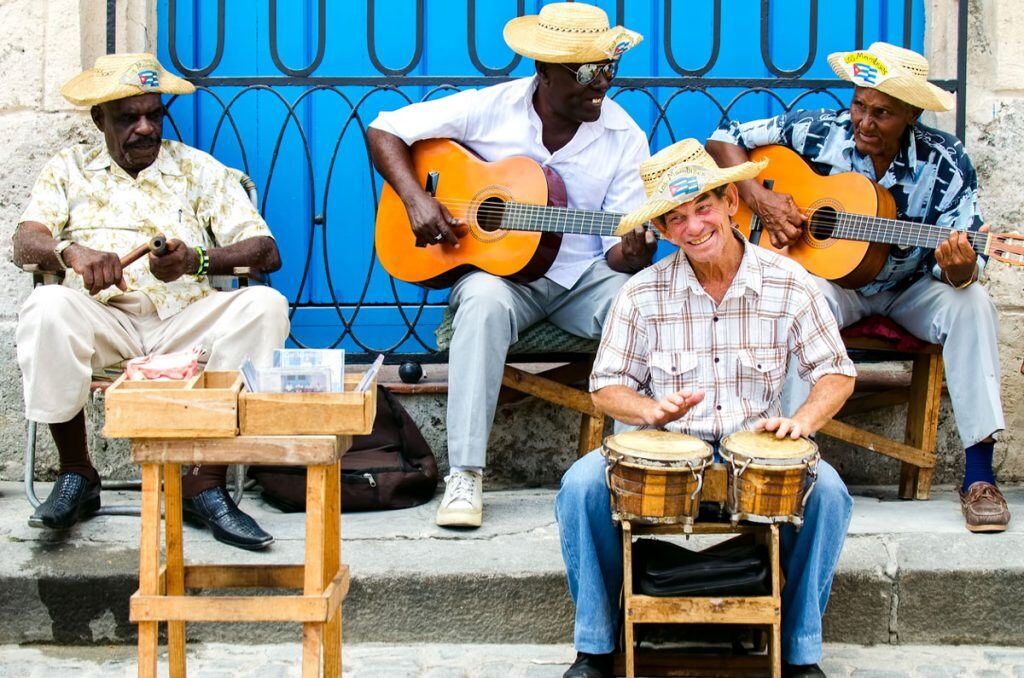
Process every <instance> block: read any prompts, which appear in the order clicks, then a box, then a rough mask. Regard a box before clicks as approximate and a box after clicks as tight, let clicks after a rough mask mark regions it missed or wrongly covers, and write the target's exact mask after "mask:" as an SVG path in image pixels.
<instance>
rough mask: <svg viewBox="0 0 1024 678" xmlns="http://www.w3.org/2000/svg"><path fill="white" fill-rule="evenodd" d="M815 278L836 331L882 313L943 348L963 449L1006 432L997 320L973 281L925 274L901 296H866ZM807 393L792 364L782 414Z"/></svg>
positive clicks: (789, 412) (996, 316) (991, 304)
mask: <svg viewBox="0 0 1024 678" xmlns="http://www.w3.org/2000/svg"><path fill="white" fill-rule="evenodd" d="M815 280H816V281H817V283H818V287H819V288H820V289H821V291H822V293H823V294H824V295H825V300H826V301H827V302H828V305H829V307H830V308H831V309H832V313H833V314H834V315H835V317H836V320H837V321H838V322H839V326H840V327H846V326H848V325H852V324H853V323H855V322H857V321H858V320H860V319H862V318H864V317H866V316H869V315H883V316H887V317H889V318H892V319H893V320H894V321H895V322H897V323H899V324H900V325H902V326H903V327H904V328H905V329H906V330H907V331H908V332H910V333H911V334H913V335H914V336H915V337H917V338H918V339H921V340H922V341H927V342H929V343H932V344H941V345H942V361H943V363H944V364H945V368H946V386H947V388H948V389H949V399H950V400H951V401H952V403H953V414H954V415H955V416H956V424H957V429H958V430H959V432H960V440H961V442H962V443H963V445H964V447H965V448H966V447H970V446H971V445H974V444H975V443H978V442H981V441H982V440H984V439H985V438H987V437H989V436H991V435H997V434H998V433H999V432H1000V431H1002V430H1003V429H1004V428H1006V422H1005V420H1004V418H1003V405H1002V401H1001V399H1000V394H999V345H998V337H999V317H998V314H997V313H996V308H995V305H994V304H993V303H992V300H991V299H989V296H988V292H986V291H985V288H984V287H983V286H981V285H979V284H977V283H975V284H974V285H971V286H969V287H966V288H964V289H962V290H958V289H955V288H953V287H950V286H949V285H947V284H945V283H943V282H940V281H938V280H935V279H934V278H932V277H931V276H930V275H925V276H923V277H922V278H921V279H920V280H917V281H916V282H914V283H913V284H912V285H911V286H910V287H908V288H906V289H905V290H903V291H901V292H892V291H888V292H880V293H878V294H874V295H871V296H869V297H866V296H864V295H862V294H860V293H858V292H855V291H853V290H847V289H843V288H841V287H839V286H838V285H835V284H833V283H831V282H828V281H827V280H822V279H820V278H816V279H815ZM809 392H810V385H809V384H807V383H806V382H804V381H803V380H801V379H800V377H799V375H798V374H797V371H796V369H794V367H793V364H792V361H791V362H790V369H789V373H788V374H787V377H786V386H785V388H784V393H783V399H782V402H783V411H785V412H786V413H787V414H792V413H793V412H795V411H796V408H798V407H799V406H800V404H801V403H803V402H804V400H806V399H807V394H808V393H809Z"/></svg>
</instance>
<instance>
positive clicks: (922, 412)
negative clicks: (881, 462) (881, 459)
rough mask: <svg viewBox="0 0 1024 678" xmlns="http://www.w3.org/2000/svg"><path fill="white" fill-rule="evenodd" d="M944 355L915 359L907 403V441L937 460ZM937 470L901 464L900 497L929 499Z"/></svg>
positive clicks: (923, 356)
mask: <svg viewBox="0 0 1024 678" xmlns="http://www.w3.org/2000/svg"><path fill="white" fill-rule="evenodd" d="M942 370H943V365H942V356H941V355H939V354H937V353H922V354H919V355H918V356H917V357H916V358H914V371H913V375H912V376H911V380H910V402H909V403H908V404H907V429H906V437H905V439H904V440H905V442H906V444H907V445H910V446H911V447H916V448H918V449H921V450H924V452H926V453H927V454H930V455H931V457H932V459H934V458H935V447H936V442H937V439H938V430H939V404H940V400H941V398H942ZM933 473H934V469H933V468H918V467H916V466H914V465H912V464H908V463H906V462H904V463H902V464H901V465H900V497H901V498H903V499H928V497H929V496H930V495H931V486H932V475H933Z"/></svg>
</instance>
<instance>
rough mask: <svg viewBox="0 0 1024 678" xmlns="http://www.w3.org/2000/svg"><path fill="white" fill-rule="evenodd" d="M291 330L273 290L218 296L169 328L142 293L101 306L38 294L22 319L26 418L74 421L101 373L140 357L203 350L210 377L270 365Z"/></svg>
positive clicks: (53, 288)
mask: <svg viewBox="0 0 1024 678" xmlns="http://www.w3.org/2000/svg"><path fill="white" fill-rule="evenodd" d="M288 326H289V323H288V302H287V301H286V300H285V298H284V297H283V296H281V294H280V293H279V292H277V291H275V290H273V289H271V288H269V287H262V286H260V287H247V288H244V289H240V290H236V291H233V292H215V293H213V294H211V295H210V296H208V297H206V298H204V299H201V300H199V301H197V302H195V303H193V304H191V305H190V306H188V307H187V308H185V309H184V310H183V311H181V312H180V313H177V314H175V315H173V316H171V317H170V318H166V319H164V320H161V319H160V317H159V316H158V315H157V313H156V309H155V308H154V306H153V304H152V302H150V300H149V297H147V296H146V295H145V294H143V293H142V292H130V293H128V294H122V295H119V296H117V297H114V298H113V299H111V300H110V302H109V303H108V304H101V303H100V302H98V301H96V300H94V299H93V298H91V297H89V296H88V295H86V294H84V293H82V292H80V291H77V290H71V289H68V288H66V287H62V286H60V285H44V286H41V287H37V288H35V289H34V290H33V291H32V294H31V295H29V298H28V299H27V300H26V301H25V304H24V305H23V306H22V308H21V311H20V312H19V315H18V330H17V345H18V346H17V348H18V364H19V365H20V366H21V374H22V382H23V386H24V394H25V417H26V418H27V419H29V420H31V421H37V422H40V423H44V424H56V423H61V422H65V421H68V420H70V419H71V418H72V417H74V416H75V415H76V414H77V413H78V412H79V411H80V410H81V409H82V408H83V407H84V406H85V403H86V401H87V400H88V398H89V384H90V382H91V381H92V374H93V371H94V370H99V369H102V368H104V367H108V366H110V365H115V364H117V363H119V362H121V361H123V360H127V359H129V358H135V357H137V356H142V355H154V354H161V353H172V352H175V351H185V350H188V349H191V348H192V347H193V346H196V345H199V346H201V347H202V349H203V358H202V359H203V360H205V362H206V366H207V367H208V368H209V369H237V368H238V366H239V364H241V362H242V360H243V359H244V358H245V356H250V357H251V358H252V359H253V361H254V362H256V363H257V364H258V363H260V362H261V361H262V362H265V363H267V364H269V361H270V357H271V353H272V352H273V350H274V349H275V348H280V347H281V346H283V345H284V341H285V339H286V338H287V337H288Z"/></svg>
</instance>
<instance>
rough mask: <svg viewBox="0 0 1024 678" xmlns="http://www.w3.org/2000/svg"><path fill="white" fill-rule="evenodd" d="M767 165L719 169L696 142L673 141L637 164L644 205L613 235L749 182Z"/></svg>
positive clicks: (761, 162)
mask: <svg viewBox="0 0 1024 678" xmlns="http://www.w3.org/2000/svg"><path fill="white" fill-rule="evenodd" d="M767 166H768V161H767V160H759V161H756V162H744V163H741V164H739V165H734V166H733V167H719V166H718V164H717V163H715V160H714V158H712V157H711V156H710V155H708V152H707V151H706V150H704V146H703V145H702V144H701V143H700V142H699V141H697V140H696V139H683V140H682V141H677V142H676V143H674V144H672V145H671V146H668V147H666V148H663V149H661V150H660V151H658V152H657V153H655V154H654V155H652V156H651V157H650V158H648V159H647V160H645V161H644V162H642V163H641V164H640V179H642V180H643V182H644V191H645V192H646V193H647V202H646V203H645V204H644V205H641V206H640V207H638V208H637V209H635V210H633V211H632V212H630V213H629V214H627V215H625V216H624V217H622V221H620V222H619V227H618V229H616V231H615V233H616V234H617V235H624V234H625V233H627V232H629V231H631V230H633V229H634V228H636V227H637V226H640V225H642V224H644V223H646V222H648V221H650V220H651V219H654V218H655V217H660V216H661V215H663V214H666V213H668V212H671V211H672V210H674V209H675V208H676V207H678V206H680V205H683V204H686V203H688V202H690V201H691V200H693V199H694V198H696V197H698V196H700V195H703V194H704V193H707V192H708V191H710V190H712V189H714V188H718V187H719V186H725V185H726V184H731V183H733V182H735V181H743V180H744V179H753V178H754V177H756V176H757V175H758V174H760V173H761V171H762V170H763V169H764V168H765V167H767Z"/></svg>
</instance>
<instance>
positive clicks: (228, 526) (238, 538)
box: [181, 487, 274, 551]
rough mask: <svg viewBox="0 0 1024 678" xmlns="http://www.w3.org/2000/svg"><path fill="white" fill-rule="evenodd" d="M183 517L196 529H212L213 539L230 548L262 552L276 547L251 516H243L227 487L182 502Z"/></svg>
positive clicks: (216, 488) (213, 489) (212, 488)
mask: <svg viewBox="0 0 1024 678" xmlns="http://www.w3.org/2000/svg"><path fill="white" fill-rule="evenodd" d="M181 508H182V516H183V517H184V519H185V520H187V521H188V522H189V523H191V524H192V525H196V526H198V527H208V528H210V531H211V532H213V538H214V539H216V540H217V541H219V542H222V543H224V544H227V545H228V546H235V547H237V548H240V549H246V550H248V551H259V550H260V549H265V548H267V547H268V546H270V545H271V544H273V543H274V538H273V537H271V536H270V535H269V534H267V533H266V532H264V531H263V530H262V529H260V526H259V525H257V524H256V521H255V520H253V519H252V517H251V516H249V515H247V514H245V513H242V511H241V510H239V508H238V507H237V506H236V505H235V502H234V500H232V499H231V496H230V495H229V494H228V491H227V490H225V489H224V488H223V487H211V488H210V489H208V490H203V491H202V492H200V493H199V494H197V495H196V496H195V497H192V498H191V499H185V500H183V501H182V502H181Z"/></svg>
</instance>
